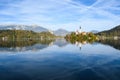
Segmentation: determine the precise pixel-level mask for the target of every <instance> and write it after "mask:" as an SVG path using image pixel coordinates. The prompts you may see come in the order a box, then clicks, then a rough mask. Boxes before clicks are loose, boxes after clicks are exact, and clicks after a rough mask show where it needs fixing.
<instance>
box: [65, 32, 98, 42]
mask: <svg viewBox="0 0 120 80" xmlns="http://www.w3.org/2000/svg"><path fill="white" fill-rule="evenodd" d="M65 39H66V40H67V41H69V42H71V43H75V42H76V41H78V42H81V43H82V42H84V41H86V42H89V43H92V42H94V41H95V40H97V39H98V38H97V36H96V35H94V34H93V33H79V34H76V33H75V32H72V33H71V34H69V35H66V37H65Z"/></svg>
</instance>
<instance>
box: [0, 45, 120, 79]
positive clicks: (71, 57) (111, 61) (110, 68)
mask: <svg viewBox="0 0 120 80" xmlns="http://www.w3.org/2000/svg"><path fill="white" fill-rule="evenodd" d="M23 53H24V54H23ZM119 53H120V51H118V50H116V49H114V48H112V47H109V46H105V45H102V44H97V45H90V44H87V45H83V46H82V49H81V50H80V49H79V47H77V46H75V45H71V44H69V45H67V46H65V47H58V46H56V45H53V46H49V47H47V48H45V49H42V50H39V51H36V52H31V51H26V52H17V54H0V74H1V75H0V78H1V79H2V78H3V79H2V80H4V79H5V78H7V79H13V78H14V77H16V78H15V79H17V80H18V79H21V80H26V79H27V80H28V79H29V80H32V79H34V80H39V79H40V80H41V79H42V80H54V79H61V78H62V79H63V80H66V78H67V80H76V77H77V79H79V78H82V76H83V75H86V76H88V77H87V78H88V79H91V80H92V79H93V78H91V77H90V76H92V77H94V78H95V79H94V80H96V79H98V78H100V79H102V80H106V78H107V79H109V80H119V79H120V77H119V76H118V75H115V74H116V73H118V74H120V73H119V72H120V70H119V67H120V54H119ZM89 75H90V76H89ZM4 76H5V77H4ZM84 78H86V77H83V78H82V79H84ZM88 79H87V80H88ZM84 80H85V79H84Z"/></svg>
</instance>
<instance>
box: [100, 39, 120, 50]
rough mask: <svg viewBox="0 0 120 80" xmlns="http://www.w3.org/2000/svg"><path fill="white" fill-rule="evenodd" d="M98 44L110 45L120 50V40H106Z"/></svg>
mask: <svg viewBox="0 0 120 80" xmlns="http://www.w3.org/2000/svg"><path fill="white" fill-rule="evenodd" d="M98 42H100V43H102V44H107V45H110V46H112V47H114V48H115V49H119V50H120V40H113V39H105V40H99V41H98Z"/></svg>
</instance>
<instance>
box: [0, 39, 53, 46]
mask: <svg viewBox="0 0 120 80" xmlns="http://www.w3.org/2000/svg"><path fill="white" fill-rule="evenodd" d="M52 41H53V40H48V39H44V40H21V41H20V40H18V41H0V47H25V46H32V45H34V44H37V43H39V44H46V45H49V44H50V43H51V42H52Z"/></svg>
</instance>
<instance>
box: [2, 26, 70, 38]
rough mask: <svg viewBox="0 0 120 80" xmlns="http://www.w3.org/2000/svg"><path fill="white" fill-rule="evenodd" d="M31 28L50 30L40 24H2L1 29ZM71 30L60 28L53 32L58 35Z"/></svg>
mask: <svg viewBox="0 0 120 80" xmlns="http://www.w3.org/2000/svg"><path fill="white" fill-rule="evenodd" d="M7 29H8V30H13V29H15V30H30V31H34V32H48V31H50V30H48V29H46V28H44V27H41V26H38V25H15V24H13V25H0V30H7ZM68 33H69V31H67V30H64V29H58V30H55V31H53V34H55V35H56V36H65V35H66V34H68Z"/></svg>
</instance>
